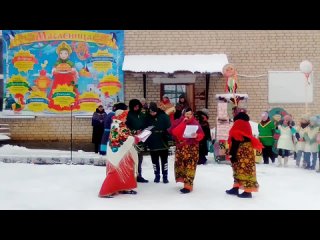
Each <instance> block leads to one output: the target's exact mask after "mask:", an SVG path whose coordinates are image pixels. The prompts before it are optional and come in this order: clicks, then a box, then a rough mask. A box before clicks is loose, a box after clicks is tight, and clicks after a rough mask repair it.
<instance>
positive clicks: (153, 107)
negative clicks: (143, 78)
mask: <svg viewBox="0 0 320 240" xmlns="http://www.w3.org/2000/svg"><path fill="white" fill-rule="evenodd" d="M149 110H150V111H152V112H157V111H158V106H157V104H156V103H155V102H151V103H150V104H149Z"/></svg>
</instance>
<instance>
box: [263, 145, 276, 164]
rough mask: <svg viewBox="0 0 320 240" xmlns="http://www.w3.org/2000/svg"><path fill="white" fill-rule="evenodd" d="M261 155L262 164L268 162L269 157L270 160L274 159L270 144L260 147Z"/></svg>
mask: <svg viewBox="0 0 320 240" xmlns="http://www.w3.org/2000/svg"><path fill="white" fill-rule="evenodd" d="M262 157H263V163H264V164H269V158H270V159H271V161H272V162H274V161H275V156H274V154H273V151H272V146H264V148H262Z"/></svg>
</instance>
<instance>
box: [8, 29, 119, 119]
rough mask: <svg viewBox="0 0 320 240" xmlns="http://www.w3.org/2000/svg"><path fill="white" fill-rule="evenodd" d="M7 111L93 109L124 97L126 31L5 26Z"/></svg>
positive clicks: (88, 112)
mask: <svg viewBox="0 0 320 240" xmlns="http://www.w3.org/2000/svg"><path fill="white" fill-rule="evenodd" d="M2 35H3V68H4V71H3V72H4V83H5V88H4V96H5V97H4V103H3V105H4V106H3V109H4V110H6V111H7V112H8V113H11V112H12V113H17V112H22V113H23V112H25V113H26V112H29V113H31V114H33V113H37V114H56V113H68V112H70V111H71V110H72V111H74V112H75V113H77V114H80V115H81V114H84V115H87V114H92V112H94V111H95V109H96V108H97V106H98V105H100V104H102V105H103V106H105V108H106V109H108V108H109V109H110V108H111V107H112V105H113V104H114V103H115V102H119V101H123V100H124V85H123V72H122V64H123V58H124V45H123V44H124V31H123V30H110V31H109V30H84V31H82V30H41V31H40V30H39V31H33V30H32V31H31V30H30V31H29V30H3V31H2Z"/></svg>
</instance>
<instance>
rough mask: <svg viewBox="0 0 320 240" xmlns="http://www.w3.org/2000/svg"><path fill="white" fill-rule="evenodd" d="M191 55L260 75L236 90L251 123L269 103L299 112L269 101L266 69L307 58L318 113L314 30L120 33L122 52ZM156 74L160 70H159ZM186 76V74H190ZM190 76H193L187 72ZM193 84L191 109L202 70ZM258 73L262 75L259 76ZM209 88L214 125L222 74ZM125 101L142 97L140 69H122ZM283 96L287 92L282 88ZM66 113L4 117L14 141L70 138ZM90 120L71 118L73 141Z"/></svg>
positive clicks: (153, 97) (318, 44)
mask: <svg viewBox="0 0 320 240" xmlns="http://www.w3.org/2000/svg"><path fill="white" fill-rule="evenodd" d="M166 54H172V55H175V54H177V55H181V54H183V55H193V54H226V56H227V58H228V61H229V62H230V63H233V64H234V65H235V66H236V68H237V70H238V72H239V73H241V74H242V75H250V76H260V77H245V76H243V77H239V90H238V93H247V94H248V95H249V100H248V102H247V107H248V111H249V114H250V116H251V118H252V120H253V121H258V119H259V116H260V113H261V111H263V110H268V109H270V108H272V107H283V108H285V109H286V110H287V111H288V112H289V113H291V114H292V115H293V116H294V118H296V119H298V118H299V117H300V116H301V114H302V113H304V107H305V105H304V104H303V103H299V104H269V103H268V76H267V73H268V71H298V70H299V63H300V62H301V61H302V60H305V59H308V60H309V61H311V62H312V63H313V65H314V86H313V102H312V103H310V104H309V108H310V112H312V113H318V114H319V112H320V107H319V105H320V95H319V92H320V91H319V90H320V83H319V81H318V75H319V70H320V69H319V67H320V31H314V30H303V31H298V30H281V31H280V30H271V31H266V30H261V31H256V30H236V31H232V30H209V31H208V30H190V31H187V30H184V31H178V30H161V31H159V30H154V31H153V30H128V31H125V55H166ZM160 75H161V74H160ZM189 75H190V74H189ZM191 75H193V74H191ZM157 76H159V74H155V73H147V74H146V98H147V101H149V102H150V101H156V102H158V101H159V100H160V97H161V93H162V91H163V90H162V89H163V85H162V84H156V83H154V82H153V78H154V77H157ZM194 76H195V77H196V80H195V84H194V90H193V94H194V96H195V97H194V106H195V108H196V110H199V109H201V108H203V107H205V104H206V101H205V100H204V99H203V98H201V97H197V96H201V94H202V93H203V92H204V90H206V74H203V73H196V74H194ZM261 76H262V77H261ZM209 81H210V85H209V89H208V109H209V112H210V116H209V117H210V124H211V126H212V127H213V126H214V124H215V117H216V107H217V102H216V100H215V95H216V94H218V93H223V92H224V86H225V85H224V84H225V82H224V79H223V78H222V76H221V74H220V75H219V74H211V75H210V80H209ZM124 83H125V86H124V87H125V88H124V91H125V102H126V103H128V102H129V100H130V99H132V98H141V97H143V95H144V92H143V73H131V72H130V73H129V72H126V73H125V77H124ZM283 94H286V93H285V92H284V93H283ZM70 121H71V119H70V117H58V116H57V117H36V118H30V119H5V118H2V119H1V122H2V123H9V124H10V128H11V134H12V135H11V137H12V139H15V140H55V141H68V140H69V139H70V127H66V126H70ZM91 134H92V127H91V119H90V118H76V119H73V139H74V140H75V141H79V142H84V143H88V144H90V142H91Z"/></svg>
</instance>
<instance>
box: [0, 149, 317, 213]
mask: <svg viewBox="0 0 320 240" xmlns="http://www.w3.org/2000/svg"><path fill="white" fill-rule="evenodd" d="M7 148H10V147H7ZM11 148H12V146H11ZM38 151H41V152H42V154H46V155H47V156H48V157H50V156H52V155H55V156H57V155H58V152H59V151H53V150H38ZM2 153H3V150H1V148H0V155H1V154H2ZM22 154H26V152H23V151H22ZM33 154H37V150H31V149H29V152H28V155H29V156H32V155H33ZM79 154H80V153H79ZM82 154H83V155H86V154H89V155H90V154H91V155H94V153H84V152H82ZM105 171H106V169H105V167H101V166H93V165H66V164H54V165H38V164H32V163H31V164H27V163H4V162H0V209H120V210H121V209H142V210H144V209H187V210H189V209H190V210H191V209H200V210H205V209H230V210H231V209H320V188H319V186H318V185H319V184H318V183H319V181H320V180H319V179H320V173H317V172H315V171H310V170H304V169H301V168H296V167H295V166H294V161H293V160H292V159H291V160H289V167H288V168H278V167H276V166H275V165H273V164H270V165H263V164H257V178H258V182H259V184H260V192H258V193H254V196H253V198H252V199H240V198H238V197H236V196H229V195H227V194H225V190H226V189H228V188H230V187H231V186H232V170H231V167H230V166H229V165H224V164H216V163H213V162H212V161H210V163H209V164H207V165H200V166H198V168H197V172H196V178H195V182H194V191H193V192H191V193H190V194H185V195H184V194H181V193H180V191H179V189H180V188H181V187H182V185H181V184H180V183H179V184H178V183H175V182H174V174H173V156H170V158H169V181H170V183H169V184H163V183H162V182H160V183H158V184H156V183H154V182H153V178H154V175H153V169H152V164H151V159H150V157H149V156H146V157H145V158H144V163H143V176H144V177H145V178H146V179H148V180H149V181H150V182H149V183H139V184H138V189H137V191H138V194H137V195H117V196H115V197H114V198H99V197H98V192H99V190H100V187H101V184H102V182H103V180H104V177H105Z"/></svg>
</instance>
